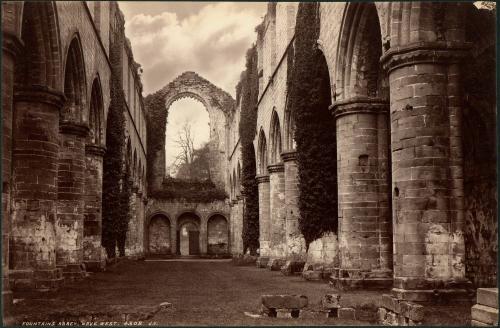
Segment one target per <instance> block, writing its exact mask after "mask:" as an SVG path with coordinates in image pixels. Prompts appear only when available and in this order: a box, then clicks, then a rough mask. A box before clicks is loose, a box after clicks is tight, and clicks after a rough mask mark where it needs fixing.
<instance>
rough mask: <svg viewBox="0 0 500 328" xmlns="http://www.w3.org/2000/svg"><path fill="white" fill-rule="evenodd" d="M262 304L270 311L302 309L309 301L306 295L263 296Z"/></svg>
mask: <svg viewBox="0 0 500 328" xmlns="http://www.w3.org/2000/svg"><path fill="white" fill-rule="evenodd" d="M261 303H262V305H264V306H265V307H266V308H268V309H302V308H304V307H306V306H307V303H308V299H307V296H304V295H262V296H261Z"/></svg>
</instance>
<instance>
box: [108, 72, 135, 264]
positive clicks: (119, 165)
mask: <svg viewBox="0 0 500 328" xmlns="http://www.w3.org/2000/svg"><path fill="white" fill-rule="evenodd" d="M124 99H125V98H124V95H123V90H122V88H121V84H120V83H119V82H118V81H117V80H116V78H114V77H112V79H111V104H110V107H109V113H108V119H107V127H106V148H107V150H106V153H105V155H104V160H103V186H102V189H103V190H102V245H103V246H104V248H105V249H106V252H107V254H108V257H110V258H113V257H115V256H116V247H117V246H118V247H119V250H120V255H122V256H123V255H124V245H125V238H126V233H127V229H128V221H129V215H130V214H129V210H130V208H129V206H128V204H127V205H126V206H125V202H126V203H128V200H129V199H130V192H131V191H130V186H129V185H128V183H127V181H128V178H127V174H126V172H125V169H124V167H125V164H124V147H125V113H124V109H125V104H124ZM125 200H126V201H125Z"/></svg>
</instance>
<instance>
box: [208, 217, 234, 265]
mask: <svg viewBox="0 0 500 328" xmlns="http://www.w3.org/2000/svg"><path fill="white" fill-rule="evenodd" d="M207 234H208V238H207V239H208V254H215V255H217V254H228V253H229V229H228V222H227V219H226V218H225V217H224V216H222V215H220V214H215V215H213V216H212V217H210V219H208V223H207Z"/></svg>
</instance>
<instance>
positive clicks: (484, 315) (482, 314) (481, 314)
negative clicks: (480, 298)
mask: <svg viewBox="0 0 500 328" xmlns="http://www.w3.org/2000/svg"><path fill="white" fill-rule="evenodd" d="M471 318H472V320H476V321H481V322H484V323H486V324H488V325H498V309H494V308H491V307H489V306H484V305H481V304H476V305H474V306H473V307H472V311H471Z"/></svg>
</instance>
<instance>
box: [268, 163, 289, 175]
mask: <svg viewBox="0 0 500 328" xmlns="http://www.w3.org/2000/svg"><path fill="white" fill-rule="evenodd" d="M267 171H268V172H269V173H276V172H284V171H285V166H284V165H283V163H277V164H270V165H268V166H267Z"/></svg>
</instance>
